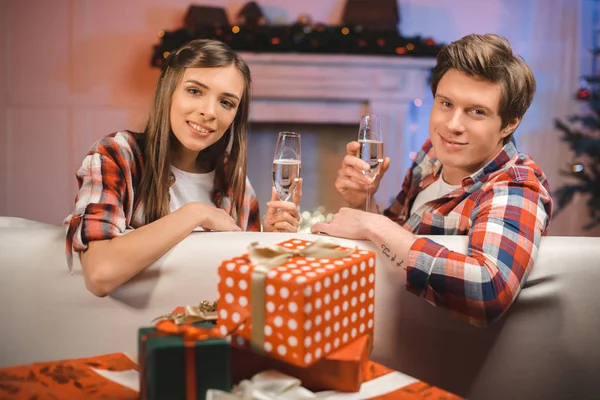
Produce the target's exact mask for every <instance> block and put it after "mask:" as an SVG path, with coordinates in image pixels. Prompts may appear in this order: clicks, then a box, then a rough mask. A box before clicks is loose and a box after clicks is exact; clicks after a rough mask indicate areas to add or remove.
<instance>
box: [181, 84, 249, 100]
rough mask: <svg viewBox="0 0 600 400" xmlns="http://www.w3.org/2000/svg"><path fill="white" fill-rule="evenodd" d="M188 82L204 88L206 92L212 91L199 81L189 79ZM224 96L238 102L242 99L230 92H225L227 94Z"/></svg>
mask: <svg viewBox="0 0 600 400" xmlns="http://www.w3.org/2000/svg"><path fill="white" fill-rule="evenodd" d="M186 82H188V83H193V84H194V85H198V86H200V87H201V88H203V89H206V90H209V89H210V88H209V87H208V86H206V85H205V84H204V83H202V82H198V81H197V80H195V79H188V80H187V81H186ZM222 94H223V96H227V97H232V98H234V99H236V100H237V101H240V98H239V97H238V96H237V95H235V94H233V93H228V92H225V93H222Z"/></svg>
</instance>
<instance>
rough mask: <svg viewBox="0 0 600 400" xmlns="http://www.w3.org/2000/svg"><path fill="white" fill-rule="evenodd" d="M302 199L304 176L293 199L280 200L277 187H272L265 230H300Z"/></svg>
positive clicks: (264, 224) (295, 189)
mask: <svg viewBox="0 0 600 400" xmlns="http://www.w3.org/2000/svg"><path fill="white" fill-rule="evenodd" d="M301 199H302V178H300V179H299V180H298V183H297V184H296V187H295V188H294V194H293V195H292V201H280V200H279V195H278V194H277V191H276V190H275V188H272V189H271V201H269V202H268V203H267V207H268V208H267V213H266V214H265V219H264V220H263V231H265V232H298V221H299V220H300V212H299V210H298V206H299V204H300V200H301Z"/></svg>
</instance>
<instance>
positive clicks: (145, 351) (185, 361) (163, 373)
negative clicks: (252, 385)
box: [138, 319, 232, 400]
mask: <svg viewBox="0 0 600 400" xmlns="http://www.w3.org/2000/svg"><path fill="white" fill-rule="evenodd" d="M138 347H139V356H138V358H139V362H140V398H141V399H143V400H146V399H147V400H158V399H168V400H177V399H181V400H192V399H193V400H204V399H205V395H206V391H207V390H208V389H211V388H212V389H219V390H224V391H229V390H231V387H232V386H231V373H230V354H229V344H228V343H227V341H226V340H225V339H223V338H221V337H220V335H219V334H218V331H216V330H215V328H214V324H213V323H210V322H195V323H185V324H182V325H177V324H176V323H175V322H174V321H172V320H170V319H165V320H163V321H160V322H158V323H157V324H156V327H152V328H141V329H140V330H139V335H138Z"/></svg>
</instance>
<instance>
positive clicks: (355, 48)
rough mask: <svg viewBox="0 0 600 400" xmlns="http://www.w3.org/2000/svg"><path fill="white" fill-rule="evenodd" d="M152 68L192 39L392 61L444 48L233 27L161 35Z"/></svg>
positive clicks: (381, 36)
mask: <svg viewBox="0 0 600 400" xmlns="http://www.w3.org/2000/svg"><path fill="white" fill-rule="evenodd" d="M158 37H159V38H160V39H161V42H160V44H158V45H155V46H154V52H153V55H152V60H151V64H152V66H154V67H161V66H162V63H163V61H164V59H165V58H167V57H168V56H169V54H170V52H171V51H173V50H175V49H177V48H179V47H180V46H181V45H183V44H185V43H187V42H188V41H190V40H192V39H198V38H206V39H217V40H220V41H222V42H225V43H227V44H228V45H229V46H230V47H231V48H232V49H234V50H237V51H246V52H255V53H292V52H293V53H320V54H357V55H359V54H362V55H385V56H390V57H407V56H409V57H429V58H432V57H435V56H436V55H437V53H438V51H439V50H440V48H441V47H442V45H440V44H437V43H435V41H434V40H433V39H431V38H425V39H424V38H422V37H420V36H415V37H404V36H400V35H398V34H397V32H386V31H375V30H367V29H363V28H361V27H360V26H341V25H328V26H326V25H321V24H318V25H315V26H311V25H303V24H299V23H296V24H294V25H284V26H280V25H259V26H244V25H232V26H223V27H200V28H197V29H196V30H195V31H194V32H190V31H188V30H187V29H185V28H182V29H178V30H175V31H159V32H158Z"/></svg>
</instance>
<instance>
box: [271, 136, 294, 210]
mask: <svg viewBox="0 0 600 400" xmlns="http://www.w3.org/2000/svg"><path fill="white" fill-rule="evenodd" d="M300 166H301V159H300V134H299V133H295V132H280V133H279V137H278V138H277V147H276V148H275V156H274V157H273V185H274V186H275V190H276V191H277V194H278V195H279V199H280V200H282V201H289V200H290V199H291V198H292V195H293V194H294V189H295V188H296V185H297V184H298V180H299V179H300Z"/></svg>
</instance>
